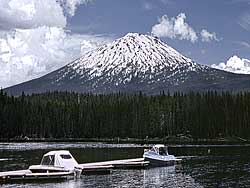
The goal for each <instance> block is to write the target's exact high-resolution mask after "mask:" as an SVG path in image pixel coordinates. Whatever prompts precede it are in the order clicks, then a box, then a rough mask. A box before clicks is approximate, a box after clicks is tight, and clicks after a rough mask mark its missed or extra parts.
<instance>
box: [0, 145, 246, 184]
mask: <svg viewBox="0 0 250 188" xmlns="http://www.w3.org/2000/svg"><path fill="white" fill-rule="evenodd" d="M145 147H149V145H144V146H142V145H136V144H104V143H0V171H7V170H19V169H27V168H28V167H29V166H30V165H34V164H39V163H40V160H41V158H42V156H43V154H44V153H46V152H47V151H50V150H55V149H67V150H69V151H70V152H71V154H72V155H73V156H74V157H75V159H76V160H77V161H78V162H79V163H84V162H94V161H104V160H112V159H126V158H138V157H142V154H143V150H144V148H145ZM169 153H170V154H174V155H176V156H178V157H180V158H182V159H183V161H182V163H181V164H180V165H176V166H169V167H157V168H147V169H134V170H113V171H112V173H111V174H108V175H88V176H81V178H80V179H77V180H74V179H71V180H68V181H66V180H63V181H59V182H39V181H38V182H35V183H16V184H3V185H1V187H3V188H16V187H17V188H19V187H20V188H21V187H22V188H23V187H24V188H77V187H95V188H97V187H171V188H177V187H181V188H189V187H190V188H191V187H192V188H193V187H195V188H199V187H209V188H210V187H219V188H220V187H221V188H224V187H225V188H226V187H235V188H243V187H250V146H248V145H246V146H191V145H190V146H181V145H177V146H172V147H169Z"/></svg>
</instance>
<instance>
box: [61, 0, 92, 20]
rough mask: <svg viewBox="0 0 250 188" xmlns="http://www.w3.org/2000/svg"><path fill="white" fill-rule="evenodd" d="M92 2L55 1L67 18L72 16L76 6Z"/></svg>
mask: <svg viewBox="0 0 250 188" xmlns="http://www.w3.org/2000/svg"><path fill="white" fill-rule="evenodd" d="M92 1H93V0H57V2H59V3H60V4H61V6H62V7H63V8H64V10H65V12H66V13H67V14H68V15H69V16H74V15H75V11H76V9H77V6H78V5H81V4H87V3H89V2H92Z"/></svg>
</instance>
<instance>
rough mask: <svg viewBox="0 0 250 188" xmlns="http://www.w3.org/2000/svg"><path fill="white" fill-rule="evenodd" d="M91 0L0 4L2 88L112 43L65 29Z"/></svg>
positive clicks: (4, 1) (31, 0)
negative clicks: (77, 11)
mask: <svg viewBox="0 0 250 188" xmlns="http://www.w3.org/2000/svg"><path fill="white" fill-rule="evenodd" d="M87 2H89V0H2V1H0V29H1V30H0V67H1V69H0V87H7V86H11V85H14V84H18V83H21V82H24V81H27V80H30V79H34V78H37V77H40V76H42V75H44V74H46V73H49V72H51V71H53V70H55V69H57V68H59V67H61V66H63V65H65V64H66V63H67V62H68V61H72V60H74V59H75V58H77V57H79V56H81V55H82V54H83V53H85V52H86V51H89V50H91V49H94V48H96V47H97V46H99V44H103V43H104V42H107V41H109V38H108V37H104V36H98V35H87V34H86V35H80V34H72V33H70V31H67V32H66V30H65V27H66V25H67V16H73V15H74V14H75V11H76V8H77V6H78V5H80V4H83V3H87Z"/></svg>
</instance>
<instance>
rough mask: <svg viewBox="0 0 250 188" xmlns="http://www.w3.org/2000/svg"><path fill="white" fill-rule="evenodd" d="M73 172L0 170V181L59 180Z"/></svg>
mask: <svg viewBox="0 0 250 188" xmlns="http://www.w3.org/2000/svg"><path fill="white" fill-rule="evenodd" d="M73 176H74V172H53V173H52V172H51V173H32V172H31V171H30V170H17V171H8V172H0V183H9V182H15V181H20V180H21V181H30V180H51V179H54V180H59V179H67V178H69V177H73Z"/></svg>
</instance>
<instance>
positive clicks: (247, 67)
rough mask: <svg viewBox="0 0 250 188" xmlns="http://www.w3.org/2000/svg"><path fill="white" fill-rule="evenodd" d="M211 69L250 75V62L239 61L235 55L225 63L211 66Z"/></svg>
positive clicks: (246, 60)
mask: <svg viewBox="0 0 250 188" xmlns="http://www.w3.org/2000/svg"><path fill="white" fill-rule="evenodd" d="M211 67H213V68H216V69H221V70H224V71H229V72H233V73H239V74H250V60H248V59H244V58H242V59H241V58H239V57H237V56H236V55H235V56H232V57H230V58H229V59H228V61H227V62H226V63H220V64H218V65H216V64H213V65H211Z"/></svg>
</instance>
